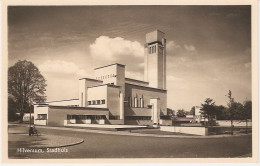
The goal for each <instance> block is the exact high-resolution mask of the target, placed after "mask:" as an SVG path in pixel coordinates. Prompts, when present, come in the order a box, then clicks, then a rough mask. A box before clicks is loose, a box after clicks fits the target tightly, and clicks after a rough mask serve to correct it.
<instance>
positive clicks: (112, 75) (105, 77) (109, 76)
mask: <svg viewBox="0 0 260 166" xmlns="http://www.w3.org/2000/svg"><path fill="white" fill-rule="evenodd" d="M111 77H116V75H115V74H108V75H104V76H100V77H96V79H97V80H103V79H107V78H111Z"/></svg>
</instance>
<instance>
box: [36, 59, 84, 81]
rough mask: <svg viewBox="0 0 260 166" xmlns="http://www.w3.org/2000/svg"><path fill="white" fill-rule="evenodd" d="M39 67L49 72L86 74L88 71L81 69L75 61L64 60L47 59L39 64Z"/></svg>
mask: <svg viewBox="0 0 260 166" xmlns="http://www.w3.org/2000/svg"><path fill="white" fill-rule="evenodd" d="M39 69H40V71H41V72H43V73H47V74H54V73H55V74H63V75H64V74H73V75H76V76H79V77H80V76H86V71H85V70H83V69H80V68H79V67H78V66H77V65H76V64H75V63H72V62H67V61H62V60H55V61H52V60H47V61H45V62H44V63H43V64H41V65H39Z"/></svg>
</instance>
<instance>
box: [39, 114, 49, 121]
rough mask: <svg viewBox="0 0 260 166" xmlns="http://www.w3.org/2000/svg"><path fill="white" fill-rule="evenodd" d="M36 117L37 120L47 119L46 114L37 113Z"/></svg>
mask: <svg viewBox="0 0 260 166" xmlns="http://www.w3.org/2000/svg"><path fill="white" fill-rule="evenodd" d="M37 119H38V120H47V114H38V115H37Z"/></svg>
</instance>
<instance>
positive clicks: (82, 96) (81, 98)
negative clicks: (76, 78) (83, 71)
mask: <svg viewBox="0 0 260 166" xmlns="http://www.w3.org/2000/svg"><path fill="white" fill-rule="evenodd" d="M81 107H83V93H81Z"/></svg>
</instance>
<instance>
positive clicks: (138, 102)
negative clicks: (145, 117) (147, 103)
mask: <svg viewBox="0 0 260 166" xmlns="http://www.w3.org/2000/svg"><path fill="white" fill-rule="evenodd" d="M132 100H133V99H132V97H128V106H129V107H135V108H144V99H143V98H139V100H138V98H137V97H134V100H133V101H132Z"/></svg>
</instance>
